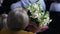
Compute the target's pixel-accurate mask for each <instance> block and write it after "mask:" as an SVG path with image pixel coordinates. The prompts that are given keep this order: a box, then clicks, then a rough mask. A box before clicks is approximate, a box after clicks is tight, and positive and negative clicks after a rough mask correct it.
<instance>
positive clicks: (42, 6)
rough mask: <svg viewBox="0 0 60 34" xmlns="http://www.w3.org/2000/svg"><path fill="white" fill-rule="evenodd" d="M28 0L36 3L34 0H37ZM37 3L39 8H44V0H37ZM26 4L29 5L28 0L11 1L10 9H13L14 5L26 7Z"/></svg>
mask: <svg viewBox="0 0 60 34" xmlns="http://www.w3.org/2000/svg"><path fill="white" fill-rule="evenodd" d="M30 1H31V2H33V3H36V1H38V0H30ZM39 3H40V7H41V9H42V10H45V9H46V6H45V2H44V0H39ZM28 5H29V0H20V1H18V2H16V3H13V4H12V5H11V9H15V8H16V7H19V6H20V7H26V6H28Z"/></svg>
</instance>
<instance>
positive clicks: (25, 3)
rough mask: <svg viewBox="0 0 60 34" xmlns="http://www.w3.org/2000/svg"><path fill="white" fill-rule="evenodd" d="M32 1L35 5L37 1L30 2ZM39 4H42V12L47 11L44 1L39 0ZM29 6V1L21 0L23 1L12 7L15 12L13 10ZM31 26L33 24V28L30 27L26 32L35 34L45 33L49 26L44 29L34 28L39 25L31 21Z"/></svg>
mask: <svg viewBox="0 0 60 34" xmlns="http://www.w3.org/2000/svg"><path fill="white" fill-rule="evenodd" d="M30 1H31V2H33V3H35V2H36V1H37V0H30ZM38 3H40V7H41V9H42V10H45V9H46V8H45V7H46V6H45V3H44V0H39V2H38ZM28 5H29V0H21V1H19V2H16V3H13V4H12V5H11V9H12V10H13V9H15V8H17V7H27V6H28ZM30 24H33V27H31V26H28V27H27V28H26V30H28V31H31V32H33V33H34V34H36V33H38V32H43V31H45V30H46V29H48V26H47V25H45V26H43V27H42V28H34V26H36V25H37V24H36V23H33V22H31V21H30Z"/></svg>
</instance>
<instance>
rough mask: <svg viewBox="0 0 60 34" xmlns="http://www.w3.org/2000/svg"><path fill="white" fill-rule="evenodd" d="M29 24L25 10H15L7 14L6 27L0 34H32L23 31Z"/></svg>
mask: <svg viewBox="0 0 60 34" xmlns="http://www.w3.org/2000/svg"><path fill="white" fill-rule="evenodd" d="M28 24H29V18H28V15H27V13H26V11H25V10H23V9H22V8H16V9H14V10H12V11H11V12H9V14H8V17H7V23H6V25H7V27H6V28H3V29H2V30H1V33H0V34H33V33H32V32H27V31H24V29H25V28H26V27H27V26H28Z"/></svg>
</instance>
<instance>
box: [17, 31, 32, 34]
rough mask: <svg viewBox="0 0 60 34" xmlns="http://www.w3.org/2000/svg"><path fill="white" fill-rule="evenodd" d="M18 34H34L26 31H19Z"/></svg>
mask: <svg viewBox="0 0 60 34" xmlns="http://www.w3.org/2000/svg"><path fill="white" fill-rule="evenodd" d="M16 34H33V33H32V32H28V31H24V30H20V31H17V32H16Z"/></svg>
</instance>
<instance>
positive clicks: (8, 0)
mask: <svg viewBox="0 0 60 34" xmlns="http://www.w3.org/2000/svg"><path fill="white" fill-rule="evenodd" d="M15 2H17V0H4V2H3V4H2V6H1V7H0V14H2V13H4V12H5V13H8V12H9V11H10V5H11V4H12V3H15Z"/></svg>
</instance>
